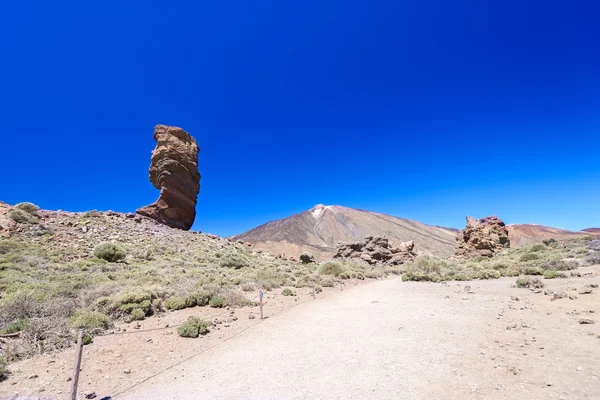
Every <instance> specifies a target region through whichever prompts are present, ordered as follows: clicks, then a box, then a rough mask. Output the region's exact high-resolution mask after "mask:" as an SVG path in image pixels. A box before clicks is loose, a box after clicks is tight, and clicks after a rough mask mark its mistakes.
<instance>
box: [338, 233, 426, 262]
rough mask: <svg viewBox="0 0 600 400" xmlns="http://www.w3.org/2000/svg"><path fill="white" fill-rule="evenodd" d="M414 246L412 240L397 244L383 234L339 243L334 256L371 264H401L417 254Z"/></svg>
mask: <svg viewBox="0 0 600 400" xmlns="http://www.w3.org/2000/svg"><path fill="white" fill-rule="evenodd" d="M414 247H415V242H414V241H412V240H411V241H410V242H405V243H400V245H398V246H395V245H394V244H393V243H390V242H389V241H388V239H387V238H385V237H383V236H366V237H365V238H364V240H363V241H361V242H354V243H338V246H337V250H336V253H335V255H334V256H333V258H336V259H346V260H348V259H355V260H362V261H364V262H366V263H368V264H371V265H373V264H377V263H379V262H380V263H385V264H390V265H400V264H403V263H404V262H405V261H408V260H412V259H414V258H415V257H416V256H417V254H416V253H415V252H414Z"/></svg>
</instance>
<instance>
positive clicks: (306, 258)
mask: <svg viewBox="0 0 600 400" xmlns="http://www.w3.org/2000/svg"><path fill="white" fill-rule="evenodd" d="M300 261H301V262H302V263H304V264H310V263H313V262H315V257H314V256H313V255H312V254H310V253H302V254H300Z"/></svg>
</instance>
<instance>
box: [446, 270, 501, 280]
mask: <svg viewBox="0 0 600 400" xmlns="http://www.w3.org/2000/svg"><path fill="white" fill-rule="evenodd" d="M501 276H502V275H501V274H500V272H498V271H494V270H491V269H486V270H483V271H479V272H476V273H475V275H474V277H475V278H476V279H499V278H500V277H501ZM454 280H457V279H454Z"/></svg>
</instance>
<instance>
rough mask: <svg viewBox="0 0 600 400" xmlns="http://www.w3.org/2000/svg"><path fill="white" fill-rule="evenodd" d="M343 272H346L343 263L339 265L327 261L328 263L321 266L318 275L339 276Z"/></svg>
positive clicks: (335, 262)
mask: <svg viewBox="0 0 600 400" xmlns="http://www.w3.org/2000/svg"><path fill="white" fill-rule="evenodd" d="M343 271H344V266H343V265H342V263H339V262H337V261H326V262H324V263H322V264H321V265H319V269H318V270H317V273H318V274H319V275H332V276H338V275H339V274H341V273H342V272H343Z"/></svg>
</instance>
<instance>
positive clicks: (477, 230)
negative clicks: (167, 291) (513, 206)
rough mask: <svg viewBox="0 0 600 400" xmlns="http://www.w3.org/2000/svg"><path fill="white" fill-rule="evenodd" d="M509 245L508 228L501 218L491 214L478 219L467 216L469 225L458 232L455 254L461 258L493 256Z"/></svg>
mask: <svg viewBox="0 0 600 400" xmlns="http://www.w3.org/2000/svg"><path fill="white" fill-rule="evenodd" d="M508 247H510V240H509V238H508V229H507V228H506V225H505V224H504V222H502V220H500V218H498V217H496V216H491V217H486V218H482V219H480V220H477V219H475V218H473V217H467V226H466V227H465V229H463V230H461V231H459V232H458V233H457V234H456V250H455V252H454V255H455V256H456V257H459V258H472V257H478V256H483V257H493V256H494V255H495V254H496V253H497V252H498V251H500V250H502V249H504V248H508Z"/></svg>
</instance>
